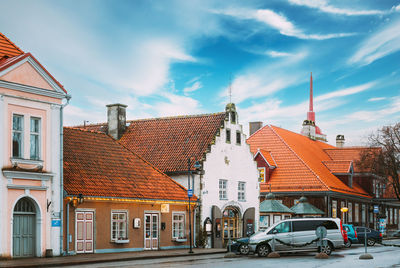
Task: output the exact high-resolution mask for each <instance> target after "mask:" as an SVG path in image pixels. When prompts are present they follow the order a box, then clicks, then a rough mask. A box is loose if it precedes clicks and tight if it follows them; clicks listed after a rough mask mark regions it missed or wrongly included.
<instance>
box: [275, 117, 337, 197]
mask: <svg viewBox="0 0 400 268" xmlns="http://www.w3.org/2000/svg"><path fill="white" fill-rule="evenodd" d="M268 127H269V128H270V129H271V130H272V131H273V132H274V133H275V135H276V136H278V138H279V139H280V140H281V141H282V142H283V143H284V144H285V145H286V147H287V148H288V149H289V150H290V151H291V152H292V153H293V154H294V155H295V156H296V157H297V158H298V159H299V160H300V161H301V162H302V163H303V165H304V166H306V167H307V168H308V169H309V170H310V171H311V172H312V173H313V174H314V175H315V176H316V177H317V179H318V180H319V181H320V182H321V183H322V184H323V185H325V187H326V188H327V189H328V190H330V187H329V186H328V185H327V184H326V183H325V182H324V181H322V180H321V178H320V177H319V176H318V175H317V174H316V173H315V172H314V170H312V169H311V168H310V167H309V166H308V165H307V164H306V163H305V162H304V161H303V159H301V157H300V156H299V155H298V154H297V153H296V152H295V151H293V149H292V148H291V147H290V146H289V145H288V144H287V143H286V141H285V140H284V139H283V138H282V137H281V136H280V135H279V134H278V133H276V131H275V130H274V129H273V128H272V126H271V125H268Z"/></svg>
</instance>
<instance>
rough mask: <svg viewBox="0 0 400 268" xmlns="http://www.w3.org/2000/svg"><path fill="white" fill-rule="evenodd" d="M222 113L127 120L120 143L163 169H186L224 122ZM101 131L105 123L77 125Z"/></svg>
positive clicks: (205, 148)
mask: <svg viewBox="0 0 400 268" xmlns="http://www.w3.org/2000/svg"><path fill="white" fill-rule="evenodd" d="M224 119H225V113H224V112H222V113H215V114H202V115H187V116H173V117H161V118H152V119H142V120H130V121H127V123H130V125H129V127H128V128H127V130H126V131H125V133H124V135H123V136H122V137H121V139H120V142H121V144H123V145H124V146H125V147H126V148H128V149H129V150H131V151H133V152H135V153H137V154H138V155H140V156H142V157H143V158H144V159H146V160H147V161H149V162H150V163H152V164H153V165H154V166H156V167H157V168H158V169H160V170H161V171H163V172H182V171H187V169H188V167H187V159H188V157H190V158H191V169H192V170H193V165H194V163H195V161H200V160H202V158H203V157H204V156H205V154H206V153H207V151H208V150H209V148H210V147H211V144H212V143H213V142H214V139H215V136H216V135H218V133H219V130H220V128H221V127H222V126H223V125H224ZM78 128H81V129H89V130H93V131H99V132H103V133H105V132H106V131H107V124H106V123H102V124H94V125H87V126H85V127H84V126H79V127H78Z"/></svg>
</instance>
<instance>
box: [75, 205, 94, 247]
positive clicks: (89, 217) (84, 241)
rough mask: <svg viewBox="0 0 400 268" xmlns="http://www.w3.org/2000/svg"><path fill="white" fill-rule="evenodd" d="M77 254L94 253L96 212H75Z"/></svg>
mask: <svg viewBox="0 0 400 268" xmlns="http://www.w3.org/2000/svg"><path fill="white" fill-rule="evenodd" d="M75 219H76V220H75V250H76V253H93V244H94V243H93V223H94V211H76V212H75Z"/></svg>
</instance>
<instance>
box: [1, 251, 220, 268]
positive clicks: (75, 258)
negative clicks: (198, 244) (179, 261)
mask: <svg viewBox="0 0 400 268" xmlns="http://www.w3.org/2000/svg"><path fill="white" fill-rule="evenodd" d="M219 253H226V249H224V248H194V249H193V253H189V249H174V250H157V251H139V252H123V253H97V254H78V255H72V256H63V257H52V258H21V259H11V260H1V261H0V268H3V267H10V268H12V267H59V266H67V265H70V266H71V265H80V264H92V263H101V262H116V261H129V260H143V259H154V258H170V257H183V256H196V255H197V256H199V255H207V254H219Z"/></svg>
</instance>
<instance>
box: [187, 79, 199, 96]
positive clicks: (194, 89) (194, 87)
mask: <svg viewBox="0 0 400 268" xmlns="http://www.w3.org/2000/svg"><path fill="white" fill-rule="evenodd" d="M202 87H203V85H202V84H201V82H200V81H195V82H194V83H193V84H192V85H191V86H189V87H185V88H184V89H183V92H184V93H185V95H186V94H188V93H190V92H194V91H196V90H198V89H200V88H202Z"/></svg>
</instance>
